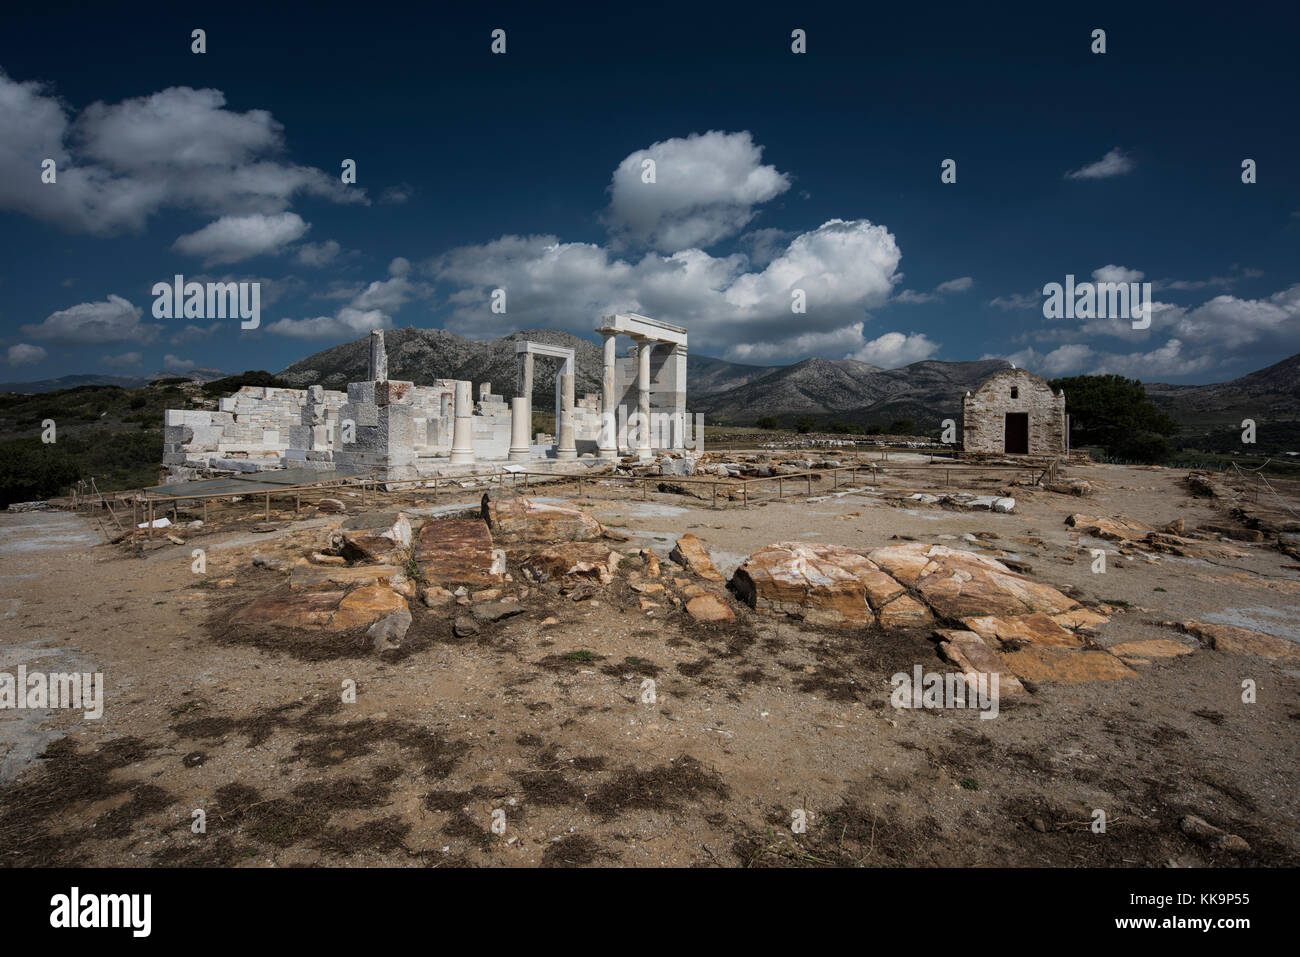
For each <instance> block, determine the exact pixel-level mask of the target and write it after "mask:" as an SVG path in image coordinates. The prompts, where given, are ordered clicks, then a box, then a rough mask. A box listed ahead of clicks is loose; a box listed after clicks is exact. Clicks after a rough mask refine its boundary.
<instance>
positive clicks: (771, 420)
mask: <svg viewBox="0 0 1300 957" xmlns="http://www.w3.org/2000/svg"><path fill="white" fill-rule="evenodd" d="M757 425H758V427H759V428H760V429H775V428H776V416H774V415H765V416H763V417H762V418H761V419H759V420H758V422H757Z"/></svg>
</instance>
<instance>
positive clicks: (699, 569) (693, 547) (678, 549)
mask: <svg viewBox="0 0 1300 957" xmlns="http://www.w3.org/2000/svg"><path fill="white" fill-rule="evenodd" d="M668 557H669V558H671V559H672V560H673V561H675V562H676V563H677V564H678V565H680V566H681V567H682V568H684V569H686V570H687V571H688V572H691V573H692V574H695V575H698V576H699V577H700V578H707V579H708V580H709V581H714V582H720V581H725V579H724V578H723V577H722V573H721V572H719V571H718V569H717V568H716V567H715V566H714V564H713V559H711V558H710V557H709V553H708V552H707V551H706V550H705V548H704V545H703V544H701V543H700V540H699V539H698V538H696V537H695V536H694V535H692V534H690V533H689V532H688V533H687V534H685V535H683V536H682V537H681V538H679V539H677V544H676V545H674V546H673V550H672V551H671V552H669V553H668Z"/></svg>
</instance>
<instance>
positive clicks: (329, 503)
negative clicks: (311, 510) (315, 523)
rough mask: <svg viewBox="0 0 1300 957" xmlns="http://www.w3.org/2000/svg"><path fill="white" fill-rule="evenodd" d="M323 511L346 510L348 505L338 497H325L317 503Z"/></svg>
mask: <svg viewBox="0 0 1300 957" xmlns="http://www.w3.org/2000/svg"><path fill="white" fill-rule="evenodd" d="M316 507H317V508H318V509H320V510H321V511H322V512H346V511H347V510H348V507H347V506H346V505H345V504H343V502H341V501H339V500H338V499H336V498H323V499H321V500H320V501H319V502H317V503H316Z"/></svg>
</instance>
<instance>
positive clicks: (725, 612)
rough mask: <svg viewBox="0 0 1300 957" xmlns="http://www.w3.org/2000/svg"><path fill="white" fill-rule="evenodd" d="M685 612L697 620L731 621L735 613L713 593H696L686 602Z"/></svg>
mask: <svg viewBox="0 0 1300 957" xmlns="http://www.w3.org/2000/svg"><path fill="white" fill-rule="evenodd" d="M686 612H687V614H689V615H690V616H691V617H692V618H694V619H696V620H697V621H731V620H732V619H733V618H735V617H736V613H735V612H734V611H732V610H731V608H730V607H728V605H727V603H726V602H724V601H723V600H722V599H721V598H719V597H718V596H717V595H714V594H707V595H696V596H695V597H694V598H692V599H691V600H690V601H688V602H687V603H686Z"/></svg>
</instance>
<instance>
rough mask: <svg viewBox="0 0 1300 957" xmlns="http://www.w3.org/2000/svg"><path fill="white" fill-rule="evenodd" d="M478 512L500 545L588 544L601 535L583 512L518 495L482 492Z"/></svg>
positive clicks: (598, 524)
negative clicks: (544, 503) (479, 511)
mask: <svg viewBox="0 0 1300 957" xmlns="http://www.w3.org/2000/svg"><path fill="white" fill-rule="evenodd" d="M480 510H481V513H482V516H483V521H485V522H486V523H487V526H488V528H489V529H490V530H491V532H492V537H493V538H494V539H495V540H496V541H497V542H498V543H500V544H502V545H541V544H545V543H548V542H589V541H594V540H595V539H598V538H600V537H601V535H603V534H604V533H605V529H604V527H603V526H602V525H601V524H600V522H598V521H596V520H595V519H594V518H592V517H591V516H590V515H588V514H587V513H586V512H582V511H579V510H578V509H576V508H563V507H561V506H559V505H543V504H541V503H539V502H534V501H532V500H531V499H528V498H525V497H523V496H522V495H504V496H503V495H501V494H500V493H494V492H485V493H483V501H482V504H481V506H480Z"/></svg>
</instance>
